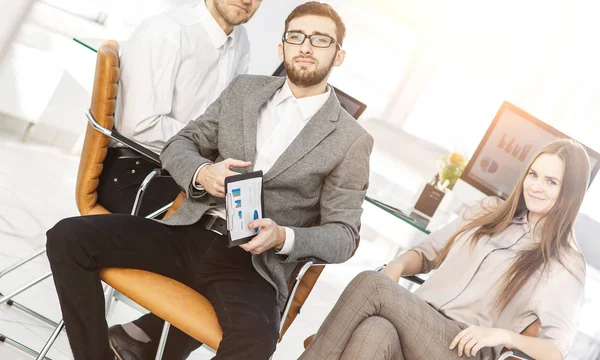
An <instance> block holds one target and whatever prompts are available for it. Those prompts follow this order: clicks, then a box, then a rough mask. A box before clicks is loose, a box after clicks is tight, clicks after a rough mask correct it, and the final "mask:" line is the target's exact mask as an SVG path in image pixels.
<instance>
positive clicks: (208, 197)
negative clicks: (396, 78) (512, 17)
mask: <svg viewBox="0 0 600 360" xmlns="http://www.w3.org/2000/svg"><path fill="white" fill-rule="evenodd" d="M285 25H286V26H285V29H286V30H285V32H284V34H283V37H282V42H281V44H280V45H279V56H280V58H281V59H282V60H283V61H284V63H285V67H286V72H287V78H285V79H284V78H277V77H269V76H249V75H240V76H238V77H236V79H234V80H233V81H232V83H231V84H230V85H229V86H228V87H227V89H226V90H225V91H224V92H223V93H222V94H221V96H220V97H219V98H218V99H217V100H216V101H215V102H214V103H213V104H211V106H209V108H208V109H207V111H206V112H205V113H204V114H203V115H202V116H200V117H199V118H198V119H196V120H194V121H192V122H190V123H189V124H188V125H187V126H186V127H185V128H184V129H182V130H181V131H180V132H179V133H178V134H177V135H175V136H174V137H173V138H171V139H170V140H169V141H168V142H167V144H166V145H165V148H164V149H163V152H162V153H161V161H162V163H163V166H164V168H165V169H166V170H168V171H169V172H170V173H171V175H172V176H173V178H174V179H175V180H176V181H177V183H178V184H179V185H180V186H181V187H183V188H184V189H185V191H186V194H187V198H186V199H185V200H184V202H183V203H182V204H181V206H180V208H179V210H178V211H177V212H176V213H175V214H173V215H172V216H171V217H169V218H167V219H166V220H163V221H161V222H157V221H153V220H149V219H145V218H141V217H139V216H130V215H124V214H112V215H98V216H94V217H90V216H87V217H76V218H70V219H65V220H63V221H61V222H60V223H58V224H57V225H56V226H55V227H54V228H52V229H51V230H49V231H48V241H47V249H48V251H47V253H48V258H49V261H50V264H51V268H52V271H53V274H54V281H55V284H56V289H57V293H58V297H59V300H60V303H61V309H62V313H63V318H64V321H65V327H66V329H67V334H68V337H69V341H70V343H71V348H72V350H73V354H74V357H75V359H76V360H78V359H85V360H96V359H98V360H102V359H107V358H109V356H111V355H112V354H111V353H110V349H109V344H110V347H111V348H112V349H113V351H115V353H116V354H118V355H117V357H118V359H122V360H131V359H139V360H141V359H151V358H153V356H154V354H153V353H152V351H155V349H156V347H157V343H158V339H159V338H160V333H161V323H160V322H159V323H158V325H159V326H150V327H151V328H152V329H150V330H149V328H145V327H143V326H142V328H143V330H144V333H145V335H146V336H147V339H145V341H144V340H140V339H135V338H134V337H132V336H129V337H125V336H120V337H110V340H109V344H107V342H106V320H105V318H104V314H103V311H102V309H103V306H104V305H103V304H104V298H103V294H102V287H101V285H100V284H101V283H100V280H99V278H98V276H97V269H100V268H104V267H125V268H127V267H135V268H138V269H144V270H148V271H152V272H155V273H159V274H163V275H166V276H170V277H172V278H173V279H175V280H177V281H180V282H182V283H184V284H186V285H188V286H190V287H191V288H193V289H194V290H196V291H198V292H199V293H201V294H202V295H204V296H205V297H206V298H207V299H208V300H209V301H210V302H211V304H212V305H213V307H214V309H215V312H216V314H217V317H218V319H219V325H220V326H221V329H222V331H223V338H222V340H221V342H220V344H219V348H218V351H217V354H216V356H215V357H214V359H227V360H231V359H243V360H252V359H257V360H258V359H268V358H269V357H270V356H271V355H272V354H273V352H274V351H275V348H276V345H277V340H278V338H279V325H280V322H281V321H282V319H281V318H280V317H281V311H282V310H283V306H284V304H285V301H286V299H287V297H288V294H289V292H288V281H289V278H290V276H291V274H292V272H293V271H294V269H295V268H296V267H297V266H298V264H299V263H302V262H304V261H306V259H307V258H308V257H316V258H319V259H322V260H323V261H326V262H331V263H340V262H344V261H346V260H347V259H348V258H350V257H351V256H352V254H353V252H354V250H355V249H356V245H357V241H358V237H359V233H358V229H359V226H360V216H361V213H362V203H363V200H364V196H365V194H366V191H367V187H368V178H369V155H370V152H371V150H372V147H373V138H372V137H371V136H370V135H369V134H368V133H367V132H366V131H365V130H364V129H363V128H362V127H361V126H360V125H359V124H358V123H357V122H356V121H355V120H354V119H353V118H352V117H351V116H350V115H349V114H348V113H347V112H346V111H344V110H343V108H342V107H341V105H340V103H339V101H338V100H337V98H336V96H335V94H334V93H333V92H332V90H331V87H330V86H329V85H328V84H327V80H328V78H329V74H330V72H331V69H332V68H333V66H339V65H341V64H342V62H343V60H344V57H345V52H344V51H343V50H342V42H343V38H344V35H345V26H344V24H343V22H342V20H341V18H340V17H339V15H338V14H337V13H336V12H335V11H334V10H333V9H332V8H331V7H330V6H328V5H325V4H322V3H318V2H308V3H305V4H303V5H300V6H298V7H297V8H296V9H295V10H294V11H292V13H291V14H290V15H289V16H288V18H287V20H286V23H285ZM233 170H236V171H239V172H247V171H249V170H262V171H263V172H264V178H263V186H264V192H263V195H264V216H265V217H264V218H262V219H258V220H254V221H251V222H249V223H248V224H247V225H248V227H249V228H259V231H258V233H257V235H256V236H255V237H254V238H253V239H252V240H251V241H249V242H248V243H245V244H243V245H240V246H239V247H232V248H228V247H227V244H228V239H227V234H226V233H227V226H226V220H225V217H224V215H223V210H224V204H225V202H224V179H225V177H227V176H230V175H233V174H236V173H237V172H235V171H233ZM319 217H320V219H321V225H320V226H316V225H315V224H316V221H317V218H319ZM131 254H135V256H131ZM84 299H85V300H84ZM143 318H147V319H155V317H153V316H151V315H150V316H144V317H143ZM147 330H149V331H147ZM200 345H201V344H200V343H198V341H196V340H194V339H192V338H190V337H189V336H187V335H185V334H183V333H181V332H170V333H169V337H168V340H167V346H166V350H165V356H164V358H166V359H173V360H179V359H182V358H185V357H186V356H187V355H188V354H189V353H190V352H191V351H193V350H194V349H195V348H197V347H198V346H200Z"/></svg>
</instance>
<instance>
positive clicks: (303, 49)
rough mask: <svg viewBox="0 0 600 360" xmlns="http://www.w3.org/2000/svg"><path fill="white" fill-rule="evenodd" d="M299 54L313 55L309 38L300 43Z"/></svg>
mask: <svg viewBox="0 0 600 360" xmlns="http://www.w3.org/2000/svg"><path fill="white" fill-rule="evenodd" d="M300 52H302V53H303V54H312V53H313V47H312V44H311V43H310V39H309V38H306V39H304V42H303V43H302V46H301V47H300Z"/></svg>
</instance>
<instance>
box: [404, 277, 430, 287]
mask: <svg viewBox="0 0 600 360" xmlns="http://www.w3.org/2000/svg"><path fill="white" fill-rule="evenodd" d="M402 278H403V279H405V280H408V281H410V282H413V283H415V284H418V285H423V283H424V282H425V280H423V279H421V278H420V277H418V276H415V275H407V276H403V277H402Z"/></svg>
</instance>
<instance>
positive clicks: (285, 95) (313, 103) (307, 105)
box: [274, 80, 331, 121]
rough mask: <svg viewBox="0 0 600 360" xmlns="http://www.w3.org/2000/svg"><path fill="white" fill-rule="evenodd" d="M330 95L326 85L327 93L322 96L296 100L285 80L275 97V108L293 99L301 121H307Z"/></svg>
mask: <svg viewBox="0 0 600 360" xmlns="http://www.w3.org/2000/svg"><path fill="white" fill-rule="evenodd" d="M330 95H331V86H329V85H327V91H326V92H324V93H323V94H319V95H313V96H308V97H305V98H302V99H297V98H296V97H295V96H294V94H293V93H292V89H290V85H289V84H288V81H287V80H286V81H285V83H284V84H283V86H282V87H281V89H280V90H279V92H278V93H277V94H276V95H275V99H274V100H275V103H274V105H275V106H278V105H279V104H281V103H283V102H284V101H286V100H288V99H290V98H291V99H294V100H295V101H296V103H297V104H298V108H299V109H300V113H301V114H302V120H304V121H308V120H310V119H311V118H312V117H313V116H314V115H315V114H316V113H317V111H319V109H320V108H322V107H323V105H325V103H326V102H327V99H329V96H330Z"/></svg>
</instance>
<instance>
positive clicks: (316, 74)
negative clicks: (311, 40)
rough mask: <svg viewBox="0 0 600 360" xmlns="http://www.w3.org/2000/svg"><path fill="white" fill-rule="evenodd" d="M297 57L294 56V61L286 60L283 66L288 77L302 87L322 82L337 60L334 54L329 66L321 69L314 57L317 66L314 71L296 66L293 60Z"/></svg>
mask: <svg viewBox="0 0 600 360" xmlns="http://www.w3.org/2000/svg"><path fill="white" fill-rule="evenodd" d="M284 56H285V54H284ZM297 57H298V56H297ZM297 57H296V58H297ZM296 58H293V59H292V61H287V60H286V61H284V62H283V66H284V67H285V72H286V75H287V77H288V79H290V81H291V82H292V84H294V85H296V86H298V87H301V88H307V87H311V86H315V85H318V84H320V83H321V82H322V81H323V80H325V78H326V77H327V76H328V75H329V72H330V71H331V68H332V67H333V63H334V61H335V56H334V57H333V58H332V59H331V63H330V64H329V66H326V67H324V68H321V69H320V68H319V63H318V62H317V61H316V60H315V59H312V60H313V61H314V62H315V66H316V67H317V69H316V70H314V71H310V70H301V69H297V68H295V67H294V64H293V62H294V61H295V60H296Z"/></svg>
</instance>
